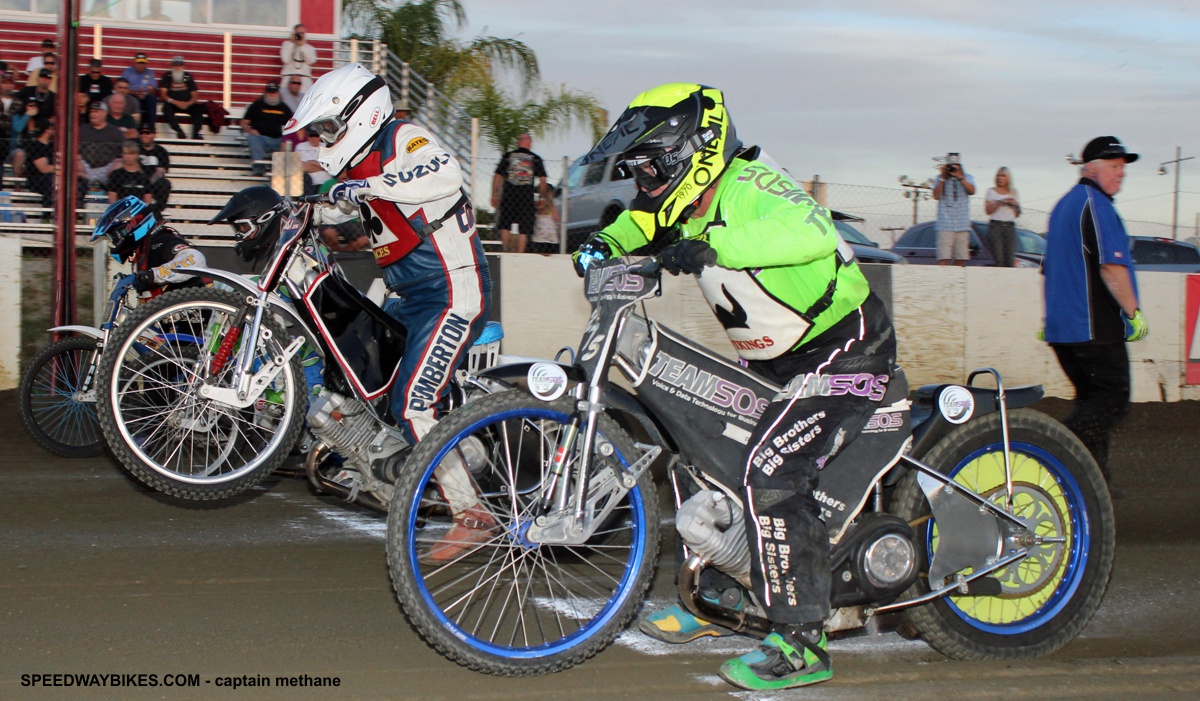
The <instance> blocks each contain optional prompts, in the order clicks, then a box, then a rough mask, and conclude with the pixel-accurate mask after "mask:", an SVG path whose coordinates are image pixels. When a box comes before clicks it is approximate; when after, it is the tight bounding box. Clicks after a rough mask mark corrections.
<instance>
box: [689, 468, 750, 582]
mask: <svg viewBox="0 0 1200 701" xmlns="http://www.w3.org/2000/svg"><path fill="white" fill-rule="evenodd" d="M675 527H676V528H677V529H678V530H679V535H680V537H681V538H683V542H684V544H685V545H687V547H688V549H689V550H691V551H692V553H693V554H695V555H697V556H699V557H700V558H701V559H703V560H705V561H706V562H708V564H710V565H712V566H713V567H716V568H717V569H719V570H721V571H722V572H724V573H725V574H728V575H729V576H731V577H733V578H734V579H736V580H738V582H740V583H741V584H742V585H743V586H745V587H746V588H747V589H749V588H750V545H749V544H748V543H747V542H746V522H745V521H743V520H742V507H741V505H739V504H738V503H737V502H735V501H734V500H733V499H730V498H729V497H728V496H727V495H725V493H723V492H718V491H713V490H705V491H702V492H700V493H699V494H696V495H695V496H693V497H692V498H690V499H688V500H687V501H685V502H683V504H682V505H681V506H680V507H679V510H678V511H677V512H676V514H675Z"/></svg>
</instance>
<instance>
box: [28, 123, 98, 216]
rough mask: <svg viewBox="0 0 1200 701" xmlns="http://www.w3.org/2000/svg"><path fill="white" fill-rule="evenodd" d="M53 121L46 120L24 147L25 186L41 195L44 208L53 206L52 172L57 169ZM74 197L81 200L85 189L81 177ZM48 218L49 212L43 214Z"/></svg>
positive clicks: (51, 208)
mask: <svg viewBox="0 0 1200 701" xmlns="http://www.w3.org/2000/svg"><path fill="white" fill-rule="evenodd" d="M54 149H55V146H54V122H52V121H51V122H48V123H47V124H46V127H45V128H43V129H42V130H41V131H39V132H38V135H37V137H36V138H34V139H33V140H32V141H30V142H29V144H28V145H27V146H26V147H25V154H26V157H27V158H28V159H29V168H28V170H27V171H26V173H25V186H26V187H28V188H29V191H30V192H36V193H38V194H39V195H41V196H42V206H43V207H45V208H46V209H50V210H53V208H54V174H55V172H56V171H57V170H58V166H57V165H55V158H54ZM77 190H78V193H77V196H76V199H77V200H79V201H82V200H83V195H84V193H85V192H86V191H87V186H86V183H85V182H84V181H83V179H82V178H80V180H79V187H78V188H77ZM45 217H46V218H49V214H48V213H47V214H46V215H45Z"/></svg>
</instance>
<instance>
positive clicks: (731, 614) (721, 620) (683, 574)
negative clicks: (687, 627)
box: [679, 555, 771, 638]
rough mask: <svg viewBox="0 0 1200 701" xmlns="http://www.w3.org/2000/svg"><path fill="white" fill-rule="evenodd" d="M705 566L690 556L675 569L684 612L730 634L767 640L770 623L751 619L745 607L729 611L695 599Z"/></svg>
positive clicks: (752, 615)
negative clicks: (736, 633)
mask: <svg viewBox="0 0 1200 701" xmlns="http://www.w3.org/2000/svg"><path fill="white" fill-rule="evenodd" d="M707 564H708V563H707V562H705V561H704V560H701V559H700V558H699V557H696V556H695V555H692V556H691V557H689V558H688V559H687V561H686V562H684V563H683V565H682V566H681V567H680V568H679V599H680V600H681V601H683V605H684V606H685V607H687V610H688V611H691V612H692V614H693V615H695V616H698V617H700V618H703V619H704V620H706V621H712V622H713V623H716V624H717V625H719V626H722V627H724V628H728V629H730V630H732V631H735V632H738V633H747V634H749V635H755V636H758V637H760V638H765V637H767V634H768V633H770V632H771V622H770V621H768V620H767V619H765V618H762V617H761V616H755V615H754V614H753V613H751V612H750V611H749V610H748V609H747V608H743V609H742V610H741V611H733V610H731V609H727V608H725V607H723V606H717V605H716V604H713V603H712V602H711V601H707V600H706V599H704V598H703V597H700V596H696V594H697V593H698V592H699V591H700V572H702V571H703V570H704V567H705V566H706V565H707Z"/></svg>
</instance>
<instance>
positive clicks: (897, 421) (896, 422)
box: [862, 411, 904, 433]
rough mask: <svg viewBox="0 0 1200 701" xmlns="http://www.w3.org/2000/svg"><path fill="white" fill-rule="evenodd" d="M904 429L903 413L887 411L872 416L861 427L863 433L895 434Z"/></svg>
mask: <svg viewBox="0 0 1200 701" xmlns="http://www.w3.org/2000/svg"><path fill="white" fill-rule="evenodd" d="M903 427H904V412H900V411H889V412H885V413H881V414H872V415H871V418H869V419H867V425H866V426H864V427H863V430H862V432H863V433H895V432H896V431H899V430H900V429H901V428H903Z"/></svg>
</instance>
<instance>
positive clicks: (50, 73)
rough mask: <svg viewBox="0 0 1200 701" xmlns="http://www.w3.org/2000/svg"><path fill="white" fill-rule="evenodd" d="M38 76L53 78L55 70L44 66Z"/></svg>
mask: <svg viewBox="0 0 1200 701" xmlns="http://www.w3.org/2000/svg"><path fill="white" fill-rule="evenodd" d="M38 77H39V78H53V77H54V71H52V70H50V69H49V68H43V69H42V70H40V71H38Z"/></svg>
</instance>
